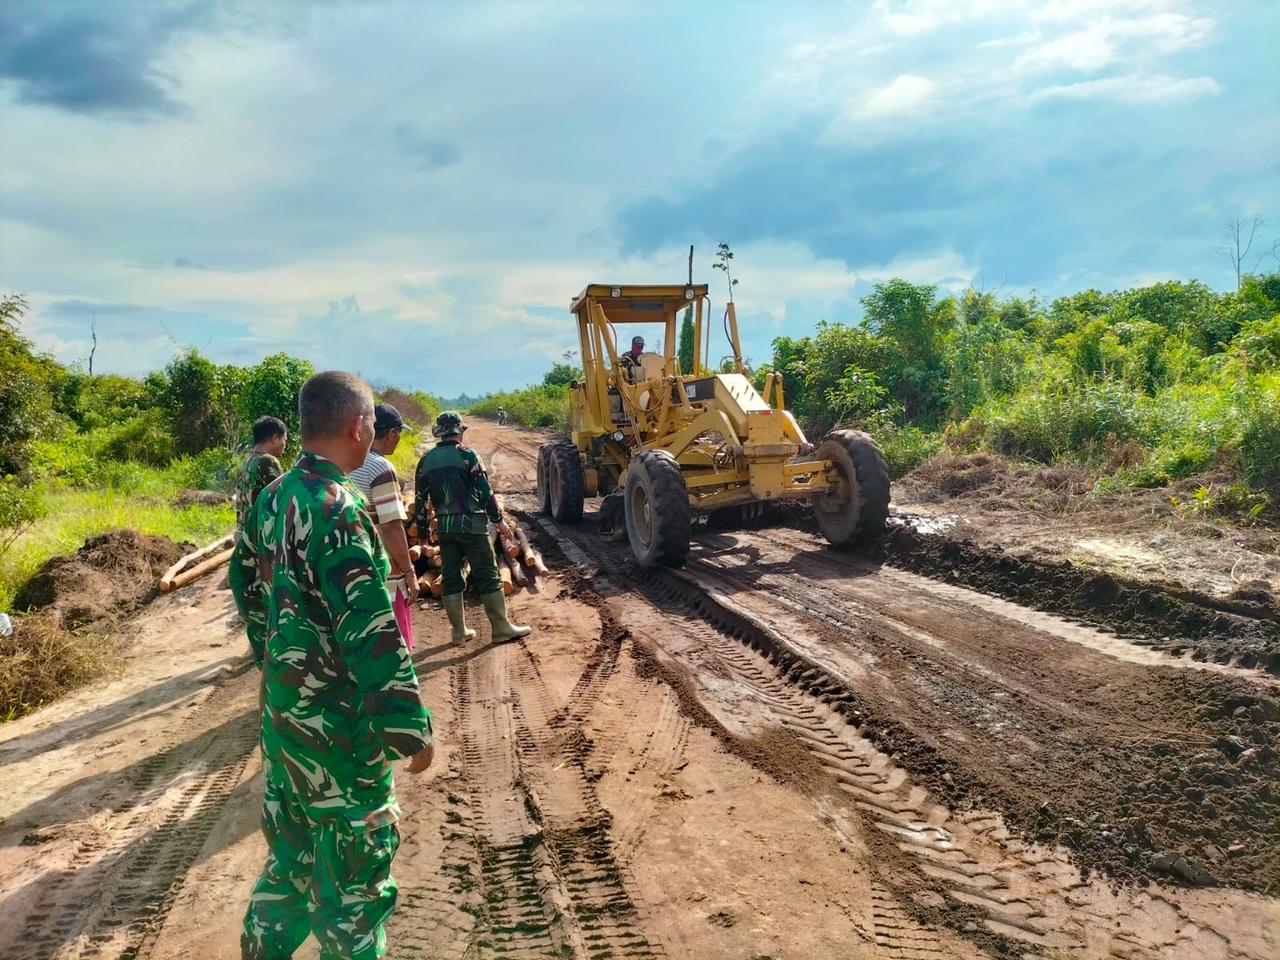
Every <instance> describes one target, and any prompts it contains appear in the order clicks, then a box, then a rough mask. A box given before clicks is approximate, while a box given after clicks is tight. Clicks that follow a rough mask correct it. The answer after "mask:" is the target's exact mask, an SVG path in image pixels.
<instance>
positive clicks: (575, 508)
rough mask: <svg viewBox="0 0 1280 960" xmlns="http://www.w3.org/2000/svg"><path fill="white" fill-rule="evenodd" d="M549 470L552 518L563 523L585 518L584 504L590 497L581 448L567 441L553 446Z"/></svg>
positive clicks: (549, 454) (548, 479)
mask: <svg viewBox="0 0 1280 960" xmlns="http://www.w3.org/2000/svg"><path fill="white" fill-rule="evenodd" d="M547 468H548V469H547V474H548V476H547V481H548V483H547V486H548V490H547V492H548V495H549V496H550V499H551V516H552V517H554V518H555V519H556V520H557V521H558V522H560V523H577V522H578V521H579V520H581V519H582V501H583V500H585V499H586V496H587V481H586V478H585V477H584V476H583V475H582V457H581V456H579V454H578V448H577V447H575V446H574V445H573V444H572V443H567V442H562V443H556V444H553V445H552V446H551V448H550V451H549V452H548V454H547Z"/></svg>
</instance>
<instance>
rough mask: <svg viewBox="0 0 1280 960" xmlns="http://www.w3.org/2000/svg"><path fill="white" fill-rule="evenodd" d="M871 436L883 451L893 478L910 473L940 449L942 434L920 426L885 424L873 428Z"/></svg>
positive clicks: (890, 475)
mask: <svg viewBox="0 0 1280 960" xmlns="http://www.w3.org/2000/svg"><path fill="white" fill-rule="evenodd" d="M872 436H873V437H874V438H875V441H876V442H877V443H878V444H879V445H880V450H881V452H882V453H884V460H885V464H886V465H887V466H888V467H889V477H890V479H893V480H897V479H898V478H899V477H901V476H905V475H906V474H908V473H910V472H911V471H912V470H914V469H915V468H916V467H918V466H920V464H922V463H924V462H925V461H926V460H928V459H929V458H930V457H932V456H933V455H934V454H935V453H937V452H938V451H940V450H941V449H942V434H940V433H933V432H931V431H929V430H923V429H921V428H920V427H895V426H892V425H886V426H884V427H882V428H881V429H878V430H873V431H872Z"/></svg>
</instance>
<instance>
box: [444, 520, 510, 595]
mask: <svg viewBox="0 0 1280 960" xmlns="http://www.w3.org/2000/svg"><path fill="white" fill-rule="evenodd" d="M463 560H469V561H471V582H472V583H473V584H475V587H476V589H477V590H479V591H480V593H481V594H486V593H493V591H495V590H501V589H502V577H500V576H499V575H498V561H497V559H496V558H495V557H494V555H493V543H492V542H491V541H490V540H489V535H488V534H485V533H441V534H440V563H441V565H442V566H443V567H444V576H443V578H442V579H443V581H444V582H443V584H442V586H441V590H442V592H444V593H446V594H449V593H461V592H462V588H463V587H464V586H466V583H465V582H464V581H463V579H462V561H463Z"/></svg>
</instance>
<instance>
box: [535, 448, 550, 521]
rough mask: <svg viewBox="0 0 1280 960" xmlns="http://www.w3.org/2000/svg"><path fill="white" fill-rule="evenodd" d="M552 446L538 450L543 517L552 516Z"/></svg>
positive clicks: (539, 496) (539, 491)
mask: <svg viewBox="0 0 1280 960" xmlns="http://www.w3.org/2000/svg"><path fill="white" fill-rule="evenodd" d="M551 446H552V445H551V444H549V443H544V444H543V445H542V446H540V447H539V448H538V512H539V513H540V514H542V515H543V516H550V514H551V476H550V473H551V468H550V466H549V464H550V462H551Z"/></svg>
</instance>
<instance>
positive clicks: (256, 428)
mask: <svg viewBox="0 0 1280 960" xmlns="http://www.w3.org/2000/svg"><path fill="white" fill-rule="evenodd" d="M288 432H289V428H288V427H286V426H285V425H284V421H283V420H281V419H280V418H279V417H259V418H258V419H257V420H255V421H253V442H254V443H266V442H267V441H268V440H271V439H273V438H275V437H283V436H284V435H285V434H286V433H288Z"/></svg>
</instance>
